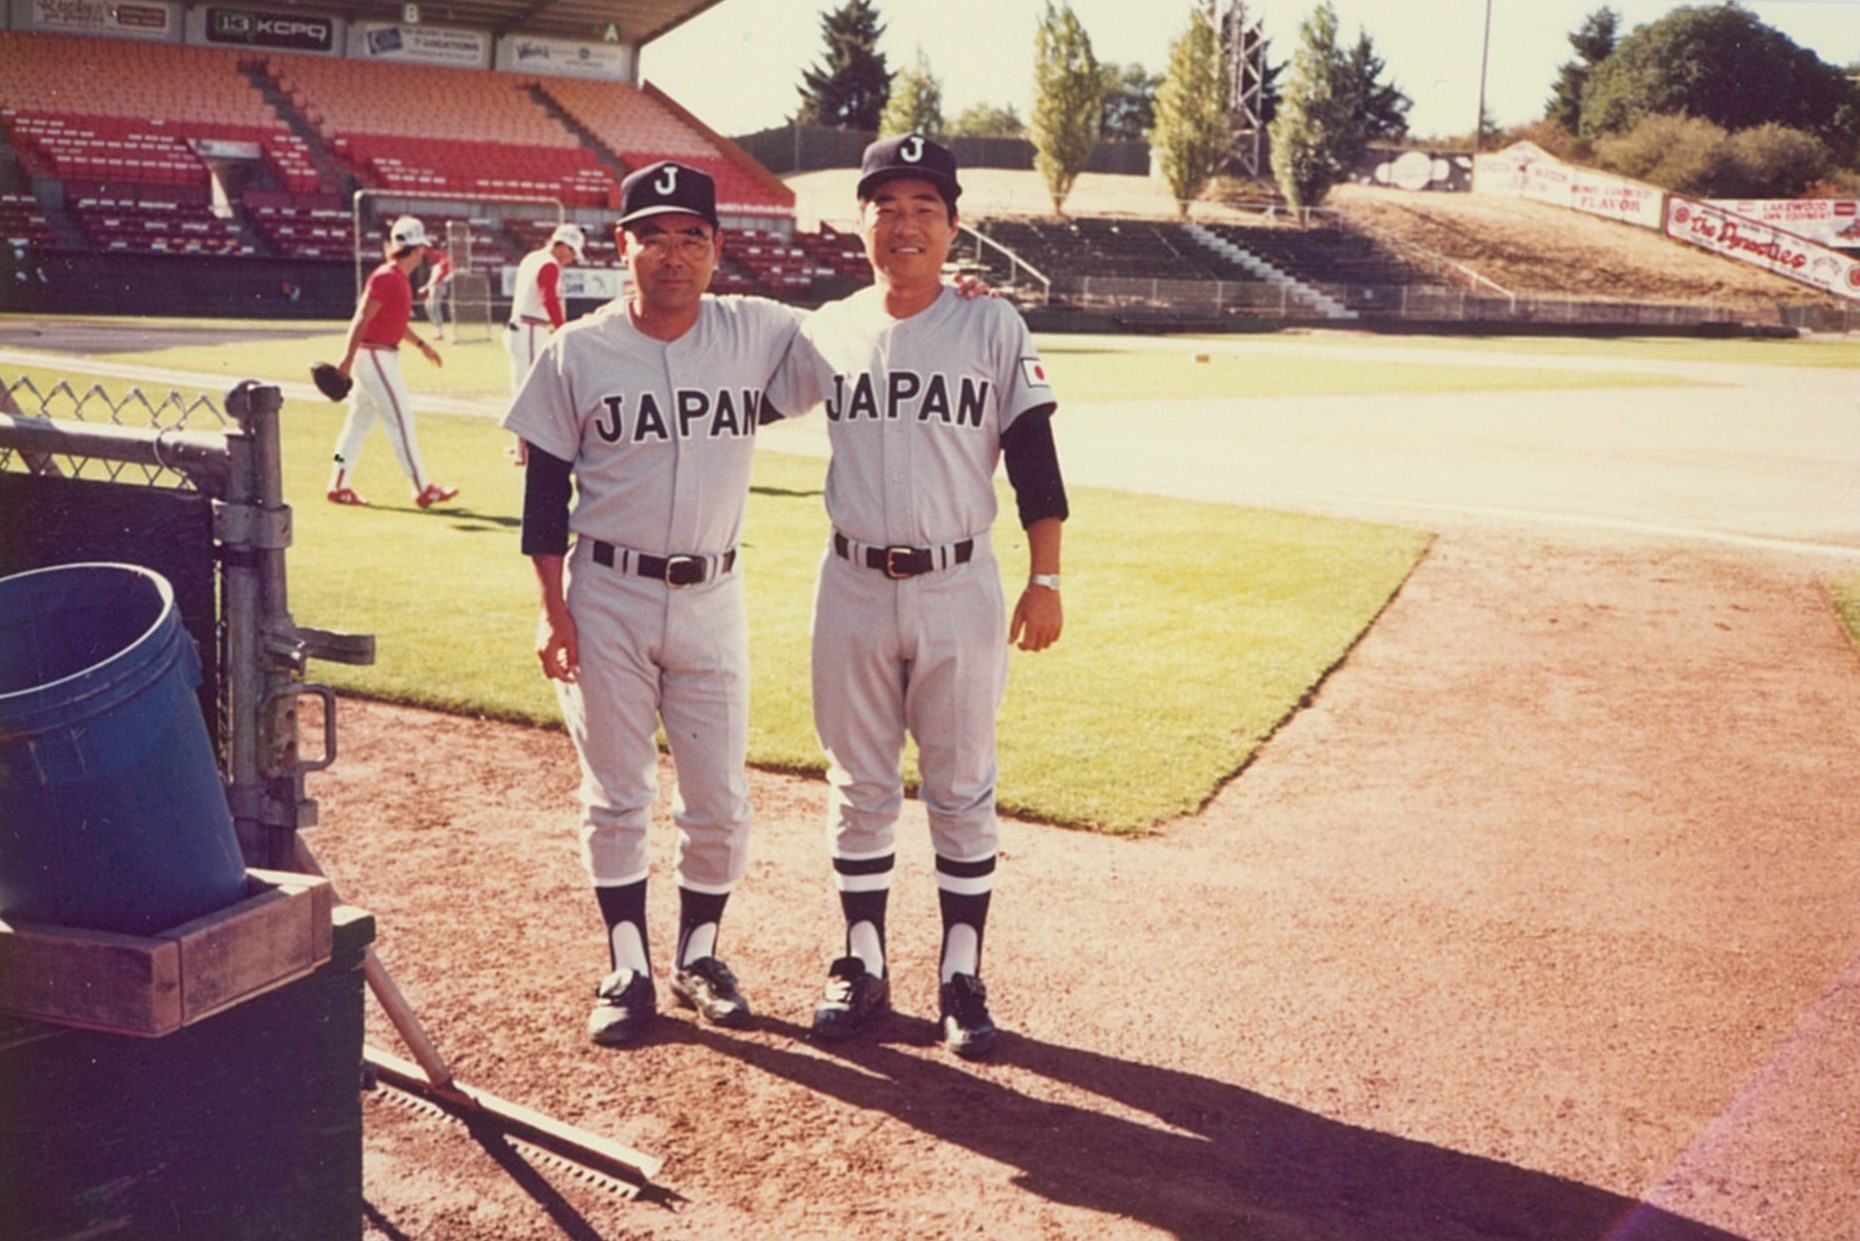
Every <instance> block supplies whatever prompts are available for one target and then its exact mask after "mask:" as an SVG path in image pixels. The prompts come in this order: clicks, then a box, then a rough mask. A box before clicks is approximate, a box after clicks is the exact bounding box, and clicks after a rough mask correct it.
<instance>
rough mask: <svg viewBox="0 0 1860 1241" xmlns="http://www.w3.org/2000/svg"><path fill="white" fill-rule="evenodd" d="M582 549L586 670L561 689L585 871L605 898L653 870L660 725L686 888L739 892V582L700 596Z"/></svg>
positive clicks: (580, 611)
mask: <svg viewBox="0 0 1860 1241" xmlns="http://www.w3.org/2000/svg"><path fill="white" fill-rule="evenodd" d="M591 547H592V541H591V540H588V539H582V540H579V541H578V542H577V544H576V547H575V550H574V552H573V554H572V555H571V556H570V558H569V566H568V574H569V576H568V610H569V615H570V616H571V617H573V618H574V621H575V631H576V635H577V640H578V642H579V653H580V659H581V670H580V674H579V675H578V677H577V678H576V680H575V681H574V682H572V683H569V682H561V681H558V682H556V683H555V684H556V692H557V697H558V699H559V701H560V703H561V707H562V718H563V720H564V721H565V722H566V723H567V725H568V732H569V736H570V737H572V738H573V739H574V742H575V753H576V754H577V756H578V757H579V758H580V760H581V776H582V778H581V801H582V806H583V810H584V813H583V819H582V825H581V848H582V862H583V864H584V865H585V866H586V867H587V870H588V875H589V877H590V878H591V879H592V880H593V881H594V885H595V886H596V887H612V886H617V885H620V884H627V883H634V882H636V881H638V880H641V879H644V878H646V877H647V875H648V873H649V872H650V870H651V867H652V863H651V854H650V849H649V847H648V840H647V835H648V828H649V826H650V824H651V817H652V803H653V798H654V796H655V795H656V793H657V790H658V763H659V748H658V745H657V743H656V741H655V738H654V734H655V732H656V730H657V729H658V727H659V724H660V722H661V721H663V723H664V726H665V739H666V743H667V745H668V747H669V748H670V750H671V753H672V762H673V765H674V767H675V768H676V770H677V780H678V790H677V796H676V797H675V798H674V801H673V806H672V818H673V821H674V822H675V823H676V824H677V827H678V847H677V853H676V859H675V866H676V873H677V876H678V882H679V885H680V886H681V887H687V888H691V889H693V890H695V891H698V892H712V893H725V892H729V891H730V890H731V888H732V887H733V886H734V885H735V883H736V881H737V880H738V879H740V878H741V877H742V874H743V868H744V866H745V865H746V864H747V861H748V844H749V826H750V821H751V817H752V816H751V812H750V807H749V778H748V775H747V773H746V772H745V771H744V769H743V763H744V759H745V757H746V755H747V753H748V748H749V626H748V620H747V617H746V615H745V613H744V610H743V580H742V574H741V573H740V572H737V571H732V572H729V573H725V574H724V575H722V576H721V577H716V578H712V579H711V580H709V581H707V582H703V583H701V584H699V585H696V586H687V587H683V588H678V589H674V588H672V587H669V586H667V585H666V584H665V583H663V582H659V581H654V580H652V579H649V578H643V577H639V576H637V575H635V574H632V573H628V572H625V571H624V570H622V569H618V568H607V567H605V566H603V565H600V564H596V563H595V562H594V560H593V559H592V557H591V555H590V550H591Z"/></svg>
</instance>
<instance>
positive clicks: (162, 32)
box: [16, 0, 181, 41]
mask: <svg viewBox="0 0 1860 1241" xmlns="http://www.w3.org/2000/svg"><path fill="white" fill-rule="evenodd" d="M16 11H17V10H16ZM24 16H25V18H26V21H25V24H26V25H28V26H30V27H31V28H32V29H34V30H59V31H64V32H66V33H79V34H107V35H112V36H114V37H116V38H119V39H156V40H162V41H172V40H173V39H174V38H175V36H176V35H177V34H179V33H180V30H181V6H180V5H178V4H169V3H165V2H163V0H142V2H141V3H135V4H131V3H111V2H109V0H32V3H31V4H30V5H29V6H28V7H26V9H25V10H24Z"/></svg>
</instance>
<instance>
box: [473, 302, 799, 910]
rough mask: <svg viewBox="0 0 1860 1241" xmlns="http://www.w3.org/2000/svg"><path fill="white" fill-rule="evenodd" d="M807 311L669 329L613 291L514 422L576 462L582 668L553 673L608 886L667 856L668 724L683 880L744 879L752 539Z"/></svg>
mask: <svg viewBox="0 0 1860 1241" xmlns="http://www.w3.org/2000/svg"><path fill="white" fill-rule="evenodd" d="M796 324H797V317H796V315H795V312H794V311H792V310H790V309H789V308H787V307H785V306H782V305H779V304H778V303H775V302H771V301H767V300H764V299H761V298H735V297H729V298H713V297H708V296H707V297H705V298H704V300H703V304H702V307H701V310H700V313H699V315H698V319H697V322H696V324H695V325H694V326H693V327H692V328H691V330H690V331H688V332H686V333H685V334H684V335H683V336H681V337H679V338H678V339H677V340H674V341H670V342H664V341H659V340H655V339H652V338H651V337H648V336H646V335H644V334H642V333H641V332H639V331H638V330H637V329H636V328H635V327H634V326H633V324H632V322H631V320H630V319H629V317H628V314H627V309H626V306H625V304H623V303H615V304H614V305H611V306H609V307H607V308H606V309H604V310H602V311H600V312H598V313H596V314H594V315H591V316H589V317H587V318H584V319H582V320H579V321H577V322H575V323H573V324H570V325H568V326H567V327H564V328H563V329H562V330H561V331H559V332H557V333H556V335H555V336H554V337H553V338H551V339H550V341H549V342H548V343H547V344H546V345H545V346H544V347H543V349H542V351H541V352H540V353H539V355H538V357H537V360H536V364H535V366H534V367H533V368H532V369H531V371H530V373H529V377H528V378H527V380H525V382H524V384H523V387H522V388H521V390H520V391H519V392H518V394H517V396H516V399H515V400H514V401H513V402H512V404H511V408H510V412H509V414H508V415H507V416H506V417H505V419H504V426H505V427H507V428H508V429H509V430H511V431H513V432H515V433H516V434H517V435H518V436H519V437H521V438H522V439H524V440H527V441H529V442H530V443H531V444H534V445H535V446H536V447H537V448H539V449H541V450H542V451H544V452H546V453H548V454H550V455H552V456H554V457H558V458H561V459H562V460H565V461H568V462H571V463H572V465H573V469H574V473H575V479H576V490H577V498H576V501H575V506H574V511H573V514H572V516H571V517H570V523H569V524H570V529H571V530H572V531H573V532H574V534H575V536H576V540H575V547H574V550H573V552H572V553H571V554H570V556H569V560H568V570H567V572H568V588H567V602H568V608H569V612H570V615H571V616H572V617H573V619H574V622H575V627H576V630H577V631H578V633H579V635H580V673H579V676H578V677H577V679H576V680H575V681H573V682H560V681H558V682H557V683H556V684H557V691H558V694H559V697H560V700H561V706H562V714H563V718H564V719H565V721H566V722H567V724H568V729H569V733H570V735H571V736H572V737H573V739H574V742H575V748H576V752H577V754H578V755H579V756H580V759H581V766H582V786H581V798H582V802H583V805H584V807H585V814H584V820H583V824H582V849H583V854H582V855H583V861H584V862H585V864H586V866H587V869H588V873H589V875H590V877H591V878H592V879H593V881H594V883H595V885H596V887H604V886H616V885H620V884H628V883H634V882H637V881H639V880H643V879H644V878H645V877H646V875H647V873H648V871H649V869H650V858H649V855H648V850H647V825H648V822H649V815H650V811H651V807H652V801H653V797H654V792H655V789H656V785H657V763H658V749H657V746H656V744H655V743H654V736H653V734H654V730H655V728H656V727H657V725H658V723H659V722H660V721H661V720H662V721H663V723H664V726H665V734H666V740H667V743H668V744H669V746H670V748H671V752H672V757H673V760H674V763H675V764H676V767H677V772H678V786H679V792H680V798H679V802H678V805H677V806H676V808H675V810H674V817H675V819H676V821H677V824H678V828H679V844H678V854H677V860H676V867H677V874H678V881H679V884H680V886H681V887H685V888H689V889H691V890H693V891H697V892H728V891H729V890H730V887H731V886H732V885H733V884H734V883H735V882H736V881H737V879H738V878H739V877H740V876H741V874H742V871H743V866H744V863H745V859H746V846H747V837H748V830H749V824H750V807H749V801H748V789H747V784H746V780H745V778H744V772H743V763H744V758H745V752H746V749H747V745H748V716H749V678H748V640H747V626H746V622H745V618H744V610H743V595H742V575H741V574H740V573H739V572H737V571H736V550H737V540H738V536H739V534H740V532H741V530H742V524H743V509H744V505H745V502H746V499H747V496H748V490H749V469H750V458H751V452H752V450H753V448H754V446H755V432H756V424H757V417H758V415H759V414H760V412H761V409H762V402H763V388H764V385H765V384H766V382H767V381H768V378H769V376H770V375H771V374H772V373H773V372H774V371H775V369H776V367H777V366H778V365H779V364H780V362H781V360H782V358H783V357H784V356H785V355H786V354H787V352H788V350H789V346H790V344H791V342H792V341H793V339H794V336H795V332H796ZM683 582H691V583H692V584H689V585H681V584H680V583H683Z"/></svg>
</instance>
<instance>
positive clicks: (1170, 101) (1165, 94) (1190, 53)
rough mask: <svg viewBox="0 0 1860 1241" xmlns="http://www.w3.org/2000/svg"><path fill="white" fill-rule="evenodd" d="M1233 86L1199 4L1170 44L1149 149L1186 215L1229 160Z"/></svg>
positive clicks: (1217, 40)
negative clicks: (1167, 64) (1167, 63)
mask: <svg viewBox="0 0 1860 1241" xmlns="http://www.w3.org/2000/svg"><path fill="white" fill-rule="evenodd" d="M1231 88H1232V84H1231V83H1230V82H1229V81H1228V76H1227V67H1226V65H1225V64H1224V63H1223V61H1222V56H1221V43H1220V37H1219V35H1218V33H1217V32H1216V30H1215V28H1214V22H1213V20H1212V19H1211V18H1210V17H1209V16H1208V14H1207V12H1206V11H1205V10H1203V9H1202V7H1201V6H1200V5H1196V6H1195V7H1193V8H1192V9H1190V10H1189V16H1188V29H1187V30H1185V31H1183V32H1182V35H1181V37H1179V38H1178V39H1176V41H1175V42H1174V43H1173V44H1172V45H1171V46H1170V48H1169V72H1168V73H1167V74H1166V75H1165V76H1164V78H1163V84H1162V87H1161V89H1159V90H1158V91H1157V92H1156V125H1155V128H1154V129H1153V130H1151V132H1150V151H1151V152H1152V154H1153V155H1154V157H1155V159H1156V162H1157V165H1158V167H1159V168H1160V169H1161V170H1162V175H1163V179H1164V180H1165V181H1167V182H1168V183H1169V189H1170V192H1171V193H1173V194H1174V195H1175V199H1176V203H1177V205H1178V207H1179V209H1180V210H1181V212H1182V214H1183V215H1187V214H1188V204H1189V203H1190V202H1192V201H1194V200H1195V199H1197V198H1199V197H1201V195H1202V192H1203V191H1204V190H1206V189H1207V188H1208V183H1209V182H1210V181H1212V180H1214V177H1215V174H1217V173H1219V172H1220V170H1221V168H1222V166H1223V165H1224V164H1225V163H1226V162H1227V150H1228V146H1229V142H1230V139H1229V134H1228V119H1227V113H1228V108H1229V105H1230V101H1231V95H1232V89H1231Z"/></svg>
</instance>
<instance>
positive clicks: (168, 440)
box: [0, 375, 374, 870]
mask: <svg viewBox="0 0 1860 1241" xmlns="http://www.w3.org/2000/svg"><path fill="white" fill-rule="evenodd" d="M0 398H3V399H0V576H4V575H7V574H12V573H19V572H24V571H26V570H28V569H40V568H48V567H51V566H54V565H62V564H79V563H84V562H91V561H106V562H115V563H123V564H134V565H140V566H143V567H145V568H148V569H150V570H153V571H154V572H157V573H160V574H161V575H162V576H163V577H165V578H167V579H168V580H169V582H170V584H171V585H172V586H173V587H174V593H175V602H176V605H177V607H178V609H179V611H180V614H181V623H182V625H183V627H184V628H185V629H186V630H187V632H188V635H189V637H191V638H192V639H193V641H194V645H195V648H196V650H197V651H198V652H199V654H200V662H201V669H202V677H201V687H200V699H201V710H202V713H203V715H204V716H205V718H206V720H207V722H208V727H209V732H210V733H211V734H212V736H213V740H214V745H215V749H216V751H217V753H218V757H219V760H220V770H221V775H222V777H223V778H224V779H225V781H226V786H227V802H228V804H229V806H230V807H231V810H232V814H233V822H234V826H235V827H236V828H237V830H238V833H239V841H240V846H241V848H242V849H243V850H244V852H245V856H246V863H247V865H248V866H254V867H260V868H270V869H281V870H291V869H295V868H296V860H295V859H296V832H297V830H298V829H299V828H301V827H308V826H310V825H311V824H313V823H315V822H316V803H315V802H314V801H311V800H310V799H309V798H307V797H306V796H305V795H304V784H303V780H304V776H305V775H306V774H307V773H309V772H311V771H316V770H319V769H321V768H322V767H325V766H328V765H329V763H330V762H331V761H333V760H334V758H335V754H336V725H335V699H334V696H333V695H332V694H331V693H330V691H329V690H327V689H326V688H324V687H323V686H320V685H312V684H307V683H305V681H304V672H305V668H306V665H307V663H308V661H309V660H310V659H311V658H318V659H327V660H331V661H336V662H343V663H371V662H373V659H374V642H373V639H372V638H368V637H357V636H353V635H346V634H338V633H331V632H328V631H325V630H318V629H309V628H305V627H302V626H299V625H297V624H296V623H295V622H294V621H293V620H292V618H291V614H290V610H289V595H288V591H287V588H286V581H285V564H284V554H285V551H286V549H288V548H289V547H290V544H291V510H290V508H289V506H287V505H286V504H285V503H284V499H283V472H282V462H281V457H280V451H279V436H278V413H279V410H280V409H281V407H282V400H281V397H280V394H279V391H278V389H277V388H275V387H270V386H266V385H262V384H259V383H257V382H255V381H249V380H248V381H247V382H245V383H242V384H240V385H239V386H238V387H236V388H234V389H233V390H232V391H231V392H230V393H228V394H227V397H226V400H225V403H224V406H223V407H222V406H221V405H220V404H218V403H215V402H214V401H212V400H210V399H208V398H204V397H199V398H191V399H190V398H187V397H184V396H182V395H181V394H180V393H178V392H172V391H170V392H168V393H165V394H163V393H155V394H150V393H145V392H143V391H142V390H141V389H140V388H130V389H128V390H127V391H126V392H122V393H120V394H118V393H113V392H111V391H110V390H108V389H106V388H105V387H104V386H103V385H101V384H89V385H82V384H74V383H72V382H70V381H68V380H54V381H50V382H48V383H45V384H41V383H38V382H35V381H34V380H31V379H29V378H18V377H15V378H12V379H10V380H9V379H8V378H7V377H6V376H4V375H0ZM306 699H309V700H313V701H314V702H315V703H317V704H318V705H320V715H321V720H322V734H323V737H322V754H321V756H320V757H316V758H305V757H303V756H302V754H301V753H300V751H299V747H298V728H299V719H298V708H299V704H300V703H301V702H303V701H304V700H306Z"/></svg>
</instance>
